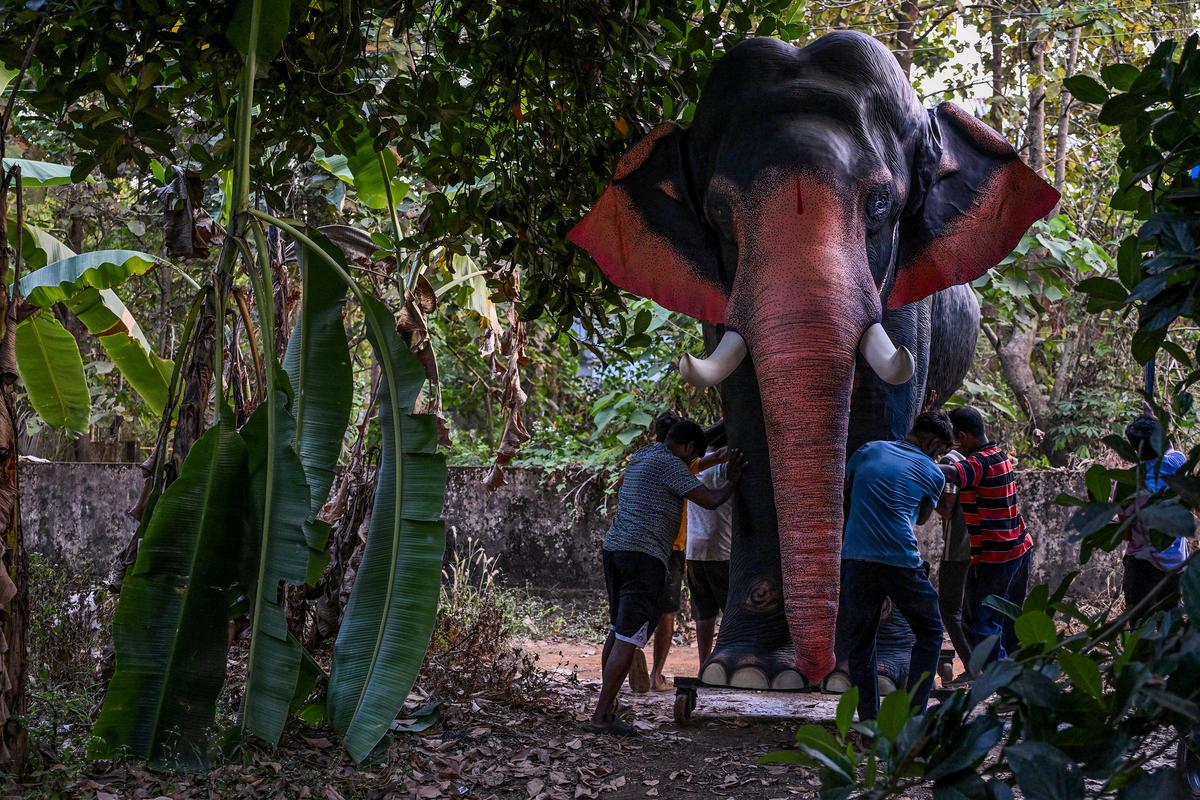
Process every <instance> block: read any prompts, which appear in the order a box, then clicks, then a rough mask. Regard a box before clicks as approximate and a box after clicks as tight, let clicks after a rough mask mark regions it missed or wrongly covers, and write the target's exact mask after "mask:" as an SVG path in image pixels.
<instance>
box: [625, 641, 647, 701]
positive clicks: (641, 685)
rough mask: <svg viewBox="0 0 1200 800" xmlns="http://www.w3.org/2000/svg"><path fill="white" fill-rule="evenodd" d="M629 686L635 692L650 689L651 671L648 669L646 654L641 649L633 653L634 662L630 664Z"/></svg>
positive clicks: (639, 692) (641, 692)
mask: <svg viewBox="0 0 1200 800" xmlns="http://www.w3.org/2000/svg"><path fill="white" fill-rule="evenodd" d="M629 688H630V690H632V691H633V693H634V694H644V693H646V692H648V691H649V690H650V673H649V672H648V671H647V670H646V654H645V653H643V652H642V651H641V650H636V651H634V653H633V663H632V664H631V665H630V666H629Z"/></svg>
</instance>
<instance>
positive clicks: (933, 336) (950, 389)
mask: <svg viewBox="0 0 1200 800" xmlns="http://www.w3.org/2000/svg"><path fill="white" fill-rule="evenodd" d="M978 339H979V300H978V299H977V298H976V297H975V290H974V289H972V288H971V287H970V286H968V285H966V284H963V285H961V286H951V287H950V288H949V289H943V290H942V291H940V292H938V293H937V294H935V295H934V296H933V300H932V312H931V314H930V332H929V380H928V381H927V382H926V389H925V405H926V406H929V407H931V408H939V407H941V405H942V404H943V403H945V402H946V401H947V400H949V399H950V397H951V396H952V395H953V394H954V393H955V392H957V391H958V387H960V386H962V382H963V378H965V377H967V371H968V370H969V369H970V368H971V362H972V361H974V360H975V343H976V341H977V340H978Z"/></svg>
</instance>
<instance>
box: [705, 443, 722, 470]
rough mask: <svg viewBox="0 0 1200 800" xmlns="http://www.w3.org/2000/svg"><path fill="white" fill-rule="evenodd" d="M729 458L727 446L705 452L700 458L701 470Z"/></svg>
mask: <svg viewBox="0 0 1200 800" xmlns="http://www.w3.org/2000/svg"><path fill="white" fill-rule="evenodd" d="M727 458H729V449H728V448H726V447H722V448H721V449H720V450H714V451H713V452H711V453H705V454H704V455H702V456H700V458H699V459H698V461H699V462H700V467H699V468H700V469H701V470H706V469H708V468H709V467H714V466H716V465H717V464H723V463H725V459H727Z"/></svg>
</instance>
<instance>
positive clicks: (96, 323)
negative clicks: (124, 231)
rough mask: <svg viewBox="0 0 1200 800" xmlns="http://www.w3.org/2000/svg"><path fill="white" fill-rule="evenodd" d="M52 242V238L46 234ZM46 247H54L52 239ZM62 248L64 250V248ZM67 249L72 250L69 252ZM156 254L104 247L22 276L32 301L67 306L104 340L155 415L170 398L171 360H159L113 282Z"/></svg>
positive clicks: (138, 270)
mask: <svg viewBox="0 0 1200 800" xmlns="http://www.w3.org/2000/svg"><path fill="white" fill-rule="evenodd" d="M47 238H48V239H49V240H51V241H54V240H53V237H50V236H49V235H48V234H47ZM46 245H47V246H51V245H50V243H49V242H47V243H46ZM63 249H66V248H65V247H64V248H63ZM68 252H69V251H68ZM154 264H155V259H154V256H151V255H149V254H148V253H139V252H138V251H136V250H100V251H97V252H94V253H84V254H83V255H79V256H76V255H70V256H67V257H65V258H63V259H60V260H58V261H55V262H54V263H52V264H49V265H47V266H44V267H41V268H40V269H36V270H34V271H33V272H30V273H29V274H28V275H26V276H25V277H23V278H22V279H21V291H22V292H23V293H24V294H25V296H26V297H27V298H28V299H29V302H31V303H33V304H34V305H38V306H43V307H48V306H51V305H53V304H54V303H58V302H61V303H63V304H65V305H66V306H67V307H68V308H69V309H71V311H72V312H73V313H74V314H75V316H76V317H78V318H79V321H80V322H82V323H83V324H84V325H86V326H87V329H88V331H90V332H91V333H93V334H96V335H97V336H98V337H99V338H100V344H101V346H102V347H104V350H105V352H107V353H108V357H109V358H111V359H112V362H113V364H114V366H116V368H117V369H118V370H120V372H121V375H123V376H124V378H125V380H127V381H129V385H130V386H132V387H133V388H134V390H135V391H136V392H137V393H138V394H139V395H141V397H142V399H143V400H145V401H146V405H147V406H149V407H150V410H151V411H153V412H154V413H155V414H162V410H163V406H164V405H166V402H167V383H168V381H169V380H170V377H171V362H170V361H167V360H165V359H162V358H159V357H158V355H157V354H156V353H155V352H154V349H153V348H152V347H151V346H150V343H149V342H148V341H147V340H146V337H145V335H144V334H143V333H142V329H141V327H140V326H139V325H138V324H137V321H136V320H134V318H133V315H132V314H131V313H130V312H129V309H128V308H126V306H125V304H124V303H123V302H122V301H121V298H120V297H118V296H117V294H116V292H114V291H112V289H111V288H109V287H112V286H116V285H118V284H120V283H123V282H125V281H126V280H128V279H129V278H132V277H134V276H136V275H141V274H143V273H145V272H146V271H147V270H149V269H151V268H153V266H154Z"/></svg>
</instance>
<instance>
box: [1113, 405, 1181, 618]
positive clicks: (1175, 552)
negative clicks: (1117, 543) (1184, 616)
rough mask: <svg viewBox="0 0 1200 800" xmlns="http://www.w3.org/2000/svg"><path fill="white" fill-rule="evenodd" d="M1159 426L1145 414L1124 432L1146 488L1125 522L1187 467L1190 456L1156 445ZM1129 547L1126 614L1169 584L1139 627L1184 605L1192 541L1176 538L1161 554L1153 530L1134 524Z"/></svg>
mask: <svg viewBox="0 0 1200 800" xmlns="http://www.w3.org/2000/svg"><path fill="white" fill-rule="evenodd" d="M1158 426H1159V422H1158V420H1157V419H1156V418H1154V417H1153V416H1151V415H1149V414H1143V415H1141V416H1140V417H1138V418H1137V419H1135V420H1134V421H1133V422H1131V423H1130V424H1129V426H1128V427H1127V428H1125V439H1126V441H1128V442H1129V444H1130V446H1132V447H1133V449H1134V450H1135V451H1136V452H1137V455H1138V462H1139V463H1138V473H1139V475H1140V476H1141V481H1142V483H1141V486H1140V487H1138V492H1137V495H1136V496H1135V497H1134V500H1133V502H1132V503H1131V504H1130V505H1129V506H1128V507H1127V508H1125V509H1124V510H1123V511H1122V512H1121V516H1122V518H1128V517H1133V516H1135V515H1136V514H1137V513H1138V511H1140V510H1141V509H1142V507H1144V506H1145V505H1146V503H1147V501H1149V499H1150V498H1151V497H1152V496H1153V495H1155V494H1156V493H1158V492H1160V491H1162V490H1163V489H1165V488H1166V486H1167V482H1166V480H1164V479H1165V478H1166V477H1167V476H1168V475H1174V474H1175V473H1176V472H1178V471H1179V468H1180V467H1182V466H1183V465H1184V464H1185V463H1187V456H1185V455H1184V454H1183V453H1181V452H1179V451H1178V450H1175V449H1174V448H1172V447H1171V445H1170V443H1169V442H1166V441H1163V442H1162V448H1163V449H1165V450H1166V452H1164V453H1160V452H1159V448H1158V447H1157V446H1156V445H1155V443H1154V439H1155V432H1156V431H1157V430H1158ZM1126 535H1127V536H1128V537H1129V543H1128V545H1126V547H1125V558H1124V565H1125V575H1124V578H1123V579H1122V581H1121V584H1122V585H1121V588H1122V590H1123V593H1124V595H1125V606H1126V608H1132V607H1133V606H1134V605H1136V604H1137V603H1138V602H1140V601H1141V600H1142V599H1143V598H1145V597H1146V596H1147V595H1149V594H1152V593H1154V592H1155V590H1156V589H1158V586H1159V584H1160V583H1161V582H1162V581H1163V579H1164V578H1165V579H1167V581H1166V584H1165V585H1164V586H1163V587H1162V588H1161V589H1159V590H1158V594H1157V598H1156V599H1155V600H1154V601H1153V603H1152V604H1151V605H1150V606H1148V607H1147V608H1146V609H1145V610H1144V611H1143V612H1142V613H1141V614H1139V615H1138V616H1137V617H1136V618H1135V619H1134V620H1133V624H1134V625H1139V624H1141V622H1142V620H1144V619H1145V618H1146V617H1148V616H1150V615H1151V614H1153V613H1154V612H1156V611H1167V610H1170V609H1172V608H1175V607H1176V606H1178V605H1179V598H1180V593H1179V568H1180V567H1182V566H1183V562H1184V561H1186V560H1187V556H1188V551H1187V539H1185V538H1183V537H1182V536H1180V537H1177V538H1175V539H1174V540H1173V541H1172V542H1171V544H1169V545H1168V546H1167V547H1166V549H1163V550H1159V549H1158V548H1156V547H1155V546H1154V543H1153V542H1152V541H1151V539H1150V531H1149V529H1148V528H1147V527H1146V526H1145V525H1144V524H1142V523H1141V522H1140V521H1139V520H1137V519H1135V520H1134V521H1133V522H1132V523H1131V524H1130V526H1129V531H1128V533H1127V534H1126Z"/></svg>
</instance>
